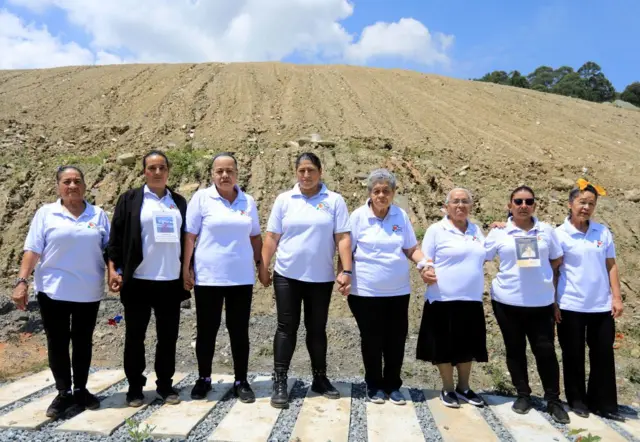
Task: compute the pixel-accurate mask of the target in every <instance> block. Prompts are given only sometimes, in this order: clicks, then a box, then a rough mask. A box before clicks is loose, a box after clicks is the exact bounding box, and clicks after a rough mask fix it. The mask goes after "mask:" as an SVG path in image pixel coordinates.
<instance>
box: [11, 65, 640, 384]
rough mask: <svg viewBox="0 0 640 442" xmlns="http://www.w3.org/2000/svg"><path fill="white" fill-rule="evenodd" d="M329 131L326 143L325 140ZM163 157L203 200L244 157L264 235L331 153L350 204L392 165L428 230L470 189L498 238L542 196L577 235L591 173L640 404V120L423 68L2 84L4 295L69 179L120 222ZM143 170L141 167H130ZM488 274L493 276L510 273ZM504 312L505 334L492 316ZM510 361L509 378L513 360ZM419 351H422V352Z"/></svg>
mask: <svg viewBox="0 0 640 442" xmlns="http://www.w3.org/2000/svg"><path fill="white" fill-rule="evenodd" d="M312 134H318V135H320V137H321V139H322V140H323V141H322V142H321V143H308V138H309V137H310V136H311V135H312ZM314 139H315V138H314ZM298 141H300V143H298ZM305 142H306V143H307V144H306V145H303V146H300V144H304V143H305ZM150 148H162V149H165V150H166V151H167V153H168V155H170V158H171V159H172V161H173V163H174V168H173V170H172V178H171V181H172V184H173V185H175V186H177V187H179V188H180V190H181V191H183V192H184V193H185V194H186V195H187V196H188V195H190V194H192V193H193V192H194V191H195V190H196V189H197V187H198V185H200V186H206V185H207V183H208V180H209V179H208V163H209V160H210V158H211V157H212V155H213V154H215V153H216V152H219V151H222V150H229V151H232V152H235V153H236V154H237V157H238V160H239V163H240V168H241V184H242V185H243V186H245V187H246V190H247V191H248V192H249V193H250V194H252V195H253V196H254V197H256V200H257V201H258V204H259V210H260V214H261V218H262V219H263V222H264V221H265V220H266V218H267V216H268V214H269V210H270V207H271V204H272V202H273V200H274V198H275V196H276V195H277V194H278V193H279V192H280V191H282V190H284V189H286V188H288V187H289V186H291V185H292V184H293V182H294V181H293V172H292V166H293V165H292V163H293V159H294V158H295V155H296V154H297V153H299V152H301V151H302V150H306V149H313V150H315V151H317V153H318V154H319V155H320V157H321V158H322V160H323V162H324V165H325V175H324V177H325V182H326V183H327V185H328V186H329V187H330V188H332V189H333V190H336V191H339V192H341V193H342V194H343V195H344V196H345V198H346V199H347V202H348V204H349V206H350V209H355V208H356V207H357V206H358V205H360V204H362V203H363V201H364V198H365V197H366V188H365V187H364V183H363V180H364V178H365V177H366V174H367V173H368V172H369V171H370V170H371V169H373V168H375V167H380V166H385V167H388V168H390V169H392V170H393V171H394V172H395V173H396V174H397V176H398V179H399V183H400V193H401V195H402V196H401V198H400V202H401V203H402V204H403V205H405V206H406V207H408V210H409V213H410V214H411V217H412V219H413V221H414V223H415V227H416V229H417V231H418V232H419V233H420V232H424V230H425V229H426V228H427V227H428V226H429V225H430V224H431V223H433V222H435V221H437V220H438V219H439V218H440V216H441V214H440V212H439V208H440V205H441V203H442V201H443V199H444V195H445V194H446V192H447V191H448V190H449V189H450V188H451V187H452V186H454V185H456V186H464V187H468V188H469V189H471V190H472V191H473V192H474V194H475V197H476V205H475V209H474V210H475V213H474V218H475V219H476V220H478V221H479V222H480V223H482V224H485V225H486V224H487V223H489V222H490V221H492V220H495V219H503V218H504V215H505V204H506V200H507V198H508V194H509V192H510V190H511V189H512V188H513V187H515V186H517V185H519V184H528V185H530V186H532V187H533V188H534V189H535V190H536V191H537V193H538V197H539V201H540V202H539V209H538V210H539V215H540V217H541V218H542V219H543V220H546V221H550V222H553V223H560V222H561V221H562V220H563V217H564V215H565V213H566V197H567V191H568V190H569V189H570V188H571V186H572V184H573V183H574V182H575V180H576V179H577V178H579V177H580V176H585V177H586V178H587V179H590V180H593V181H594V182H596V183H598V184H601V185H602V186H604V187H605V188H606V189H607V191H608V192H609V197H607V198H603V199H602V200H601V201H600V202H599V205H598V214H597V217H598V219H599V220H600V221H602V222H604V223H606V224H607V225H609V226H610V227H611V229H612V231H613V232H614V235H615V238H616V242H617V246H618V253H619V261H620V266H621V274H622V281H623V294H624V297H625V301H626V308H627V310H626V314H625V317H624V319H622V320H621V321H620V322H619V323H618V329H619V330H620V331H621V332H622V333H624V334H625V336H624V338H623V344H622V347H621V348H620V349H619V350H618V352H619V353H618V354H619V361H620V363H621V368H620V370H619V375H620V377H621V380H620V382H621V388H622V387H624V386H625V385H627V384H628V388H627V387H624V388H627V389H626V390H625V391H627V392H629V393H632V392H633V391H635V389H637V388H636V387H637V385H638V384H634V381H633V380H631V381H630V380H629V379H635V382H640V369H637V368H634V364H632V363H631V364H627V361H628V362H632V359H633V358H637V357H640V346H639V343H640V331H638V328H637V324H638V321H639V320H640V255H639V254H638V252H639V249H640V236H639V235H640V174H638V173H637V168H638V167H639V166H640V112H638V111H634V110H627V109H619V108H615V107H613V106H610V105H606V104H596V103H590V102H586V101H580V100H575V99H571V98H566V97H561V96H556V95H551V94H543V93H538V92H534V91H529V90H525V89H516V88H510V87H503V86H498V85H493V84H487V83H479V82H470V81H461V80H454V79H450V78H445V77H440V76H433V75H424V74H420V73H416V72H410V71H401V70H382V69H369V68H361V67H347V66H300V65H288V64H281V63H257V64H253V63H251V64H188V65H187V64H178V65H125V66H107V67H73V68H60V69H48V70H31V71H0V276H1V277H2V279H1V280H0V281H1V285H2V286H3V287H4V289H3V290H4V293H5V294H9V284H10V282H11V281H12V279H13V277H14V276H15V273H16V272H17V268H18V265H19V258H20V254H21V249H22V244H23V241H24V236H25V234H26V229H27V227H28V224H29V221H30V219H31V217H32V215H33V213H34V212H35V210H36V209H37V207H39V206H40V205H41V204H43V203H45V202H49V201H52V200H53V199H54V198H55V194H54V173H55V168H56V166H58V165H61V164H65V163H73V164H77V165H79V166H80V167H82V168H83V169H84V170H85V172H86V175H87V181H88V189H89V190H88V193H89V198H90V199H91V200H92V201H93V202H95V203H96V204H99V205H101V206H103V207H104V208H105V209H106V210H107V211H110V210H111V209H112V208H113V204H114V203H115V201H116V198H117V196H118V195H119V193H121V192H122V191H124V190H126V189H128V188H130V187H131V186H134V185H137V184H139V183H141V177H140V168H141V167H140V164H139V160H140V154H141V153H143V152H144V151H146V150H148V149H150ZM126 154H133V155H129V156H127V155H126ZM123 155H124V156H123ZM121 156H123V157H121ZM119 157H121V158H120V160H118V158H119ZM129 157H133V160H134V161H135V164H128V161H129V159H128V158H129ZM487 268H488V272H489V274H490V273H491V272H492V271H493V269H494V266H492V265H489V266H487ZM488 281H489V279H487V282H488ZM414 289H415V290H414V291H415V294H416V297H415V300H414V302H413V303H412V324H413V326H414V328H413V331H412V332H415V327H416V325H417V322H418V320H419V314H420V308H421V301H420V299H419V296H418V295H419V294H420V293H421V291H422V290H423V288H422V286H421V285H420V284H419V283H418V281H414ZM5 310H6V312H5ZM10 310H11V308H10V306H6V307H2V306H0V313H3V312H4V313H6V314H5V315H4V316H0V318H2V324H3V327H4V328H5V330H9V331H11V332H19V331H22V332H24V331H32V330H31V329H33V330H35V331H37V329H38V327H37V325H31V326H29V325H28V324H29V323H30V322H29V321H30V320H29V319H28V318H25V317H24V315H23V316H22V317H21V318H18V319H16V318H17V317H16V318H13V317H12V316H11V315H15V314H17V312H15V311H13V312H10ZM273 311H274V308H273V302H272V298H271V291H270V290H269V291H265V290H262V289H259V290H257V293H256V297H255V305H254V314H255V315H256V316H257V317H258V316H260V315H264V317H268V318H271V317H272V314H273ZM9 313H11V314H9ZM487 314H488V319H489V321H490V326H491V327H494V324H493V322H492V319H491V314H490V308H488V309H487ZM332 317H333V318H334V319H333V320H335V321H346V322H345V324H347V325H345V327H347V326H348V327H350V328H349V330H351V331H352V332H354V331H353V330H354V329H353V323H352V321H351V319H350V313H349V312H348V309H347V308H346V303H345V302H343V300H340V299H338V298H336V302H334V304H333V306H332ZM270 326H271V325H269V327H270ZM30 327H31V328H30ZM341 327H342V325H341ZM267 329H268V327H267ZM337 329H338V328H336V330H337ZM491 330H493V331H495V329H494V328H492V329H491ZM266 333H267V334H270V333H272V330H270V329H269V330H267V331H266ZM345 333H346V332H345ZM349 333H351V332H349ZM6 334H7V333H5V335H6ZM9 334H10V333H9ZM188 338H189V337H188V336H187V338H185V339H188ZM496 338H499V336H498V335H496ZM335 339H336V340H338V341H340V340H341V339H344V337H343V336H342V337H341V336H335ZM351 341H353V342H351ZM496 342H498V341H496ZM265 345H266V344H265ZM412 345H414V344H413V343H412V342H410V343H409V345H408V347H410V346H412ZM267 347H268V345H267ZM357 348H358V345H357V339H355V340H353V339H352V337H349V344H348V345H347V344H344V345H343V346H342V347H340V346H338V348H337V349H336V356H341V355H342V356H344V353H342V354H341V353H340V351H343V350H344V351H347V350H348V351H356V350H357ZM0 351H2V349H1V348H0ZM264 351H265V352H267V353H268V348H267V349H266V350H264ZM500 351H501V350H496V352H497V353H496V354H497V356H496V358H495V359H496V364H499V363H503V362H502V360H503V357H502V356H500V353H499V352H500ZM303 352H304V350H302V356H304V354H303ZM297 354H301V352H300V351H299V352H298V353H297ZM407 354H408V355H409V354H414V348H410V349H409V348H408V349H407ZM263 356H265V357H266V358H267V359H268V355H263ZM303 359H304V358H303ZM357 359H358V360H359V358H357ZM356 362H357V361H356ZM627 365H629V366H630V367H631V368H628V367H627ZM0 370H1V367H0ZM496 370H498V369H496ZM629 370H631V371H633V373H631V372H628V371H629ZM634 370H635V371H634ZM498 371H499V370H498ZM489 372H490V373H489V375H491V376H492V377H493V375H492V374H491V370H490V369H489ZM413 374H414V375H415V373H413ZM493 380H494V381H496V380H495V379H493ZM494 383H495V382H494Z"/></svg>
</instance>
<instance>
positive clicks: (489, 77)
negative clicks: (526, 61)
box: [478, 71, 509, 84]
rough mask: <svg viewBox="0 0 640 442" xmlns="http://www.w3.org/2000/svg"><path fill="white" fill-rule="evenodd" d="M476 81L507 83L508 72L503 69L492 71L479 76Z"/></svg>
mask: <svg viewBox="0 0 640 442" xmlns="http://www.w3.org/2000/svg"><path fill="white" fill-rule="evenodd" d="M478 81H484V82H487V83H496V84H509V74H507V73H506V72H505V71H493V72H489V73H488V74H485V75H484V76H483V77H482V78H479V79H478Z"/></svg>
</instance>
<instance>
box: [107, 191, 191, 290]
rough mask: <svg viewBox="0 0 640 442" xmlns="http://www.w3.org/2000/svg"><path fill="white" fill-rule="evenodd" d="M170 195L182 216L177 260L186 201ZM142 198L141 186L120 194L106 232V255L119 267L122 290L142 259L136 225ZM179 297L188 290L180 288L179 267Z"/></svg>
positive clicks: (181, 245)
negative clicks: (107, 237)
mask: <svg viewBox="0 0 640 442" xmlns="http://www.w3.org/2000/svg"><path fill="white" fill-rule="evenodd" d="M169 191H170V192H171V197H172V198H173V201H174V202H175V203H176V206H178V210H180V214H181V215H182V226H181V229H180V233H181V235H180V262H182V250H183V249H184V237H185V224H186V219H187V200H186V199H185V198H184V197H183V196H182V195H180V194H178V193H176V192H174V191H172V190H171V189H169ZM143 197H144V186H142V187H138V188H137V189H131V190H128V191H127V192H125V193H123V194H122V195H120V198H118V202H117V203H116V208H115V211H114V213H113V219H112V220H111V234H110V235H109V246H108V249H107V250H108V255H109V259H110V260H111V261H113V263H114V264H115V266H116V269H122V289H124V288H125V287H126V285H127V283H128V282H129V281H130V280H131V278H133V273H134V272H135V270H136V269H137V268H138V266H139V265H140V263H141V262H142V226H141V225H140V211H141V210H142V201H143ZM180 287H181V290H180V292H181V293H180V297H181V299H183V300H184V299H189V298H190V297H191V293H190V292H188V291H186V290H183V289H182V269H180ZM122 289H121V290H120V299H121V301H122V302H125V301H126V299H123V297H126V296H127V295H126V292H124V291H123V290H122Z"/></svg>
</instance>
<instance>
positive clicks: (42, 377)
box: [0, 369, 56, 407]
mask: <svg viewBox="0 0 640 442" xmlns="http://www.w3.org/2000/svg"><path fill="white" fill-rule="evenodd" d="M55 383H56V381H55V379H53V374H52V373H51V370H49V369H46V370H44V371H41V372H39V373H36V374H32V375H31V376H27V377H24V378H22V379H19V380H17V381H15V382H12V383H10V384H9V385H5V386H4V387H0V407H4V406H6V405H9V404H13V403H14V402H16V401H19V400H20V399H22V398H25V397H27V396H29V395H30V394H33V393H35V392H37V391H40V390H42V389H43V388H47V387H49V386H51V385H53V384H55Z"/></svg>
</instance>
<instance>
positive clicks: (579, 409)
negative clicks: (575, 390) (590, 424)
mask: <svg viewBox="0 0 640 442" xmlns="http://www.w3.org/2000/svg"><path fill="white" fill-rule="evenodd" d="M571 411H573V413H574V414H575V415H576V416H578V417H582V418H584V419H586V418H588V417H589V409H588V408H587V406H586V405H585V404H583V403H581V402H576V403H575V404H573V406H572V407H571Z"/></svg>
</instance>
